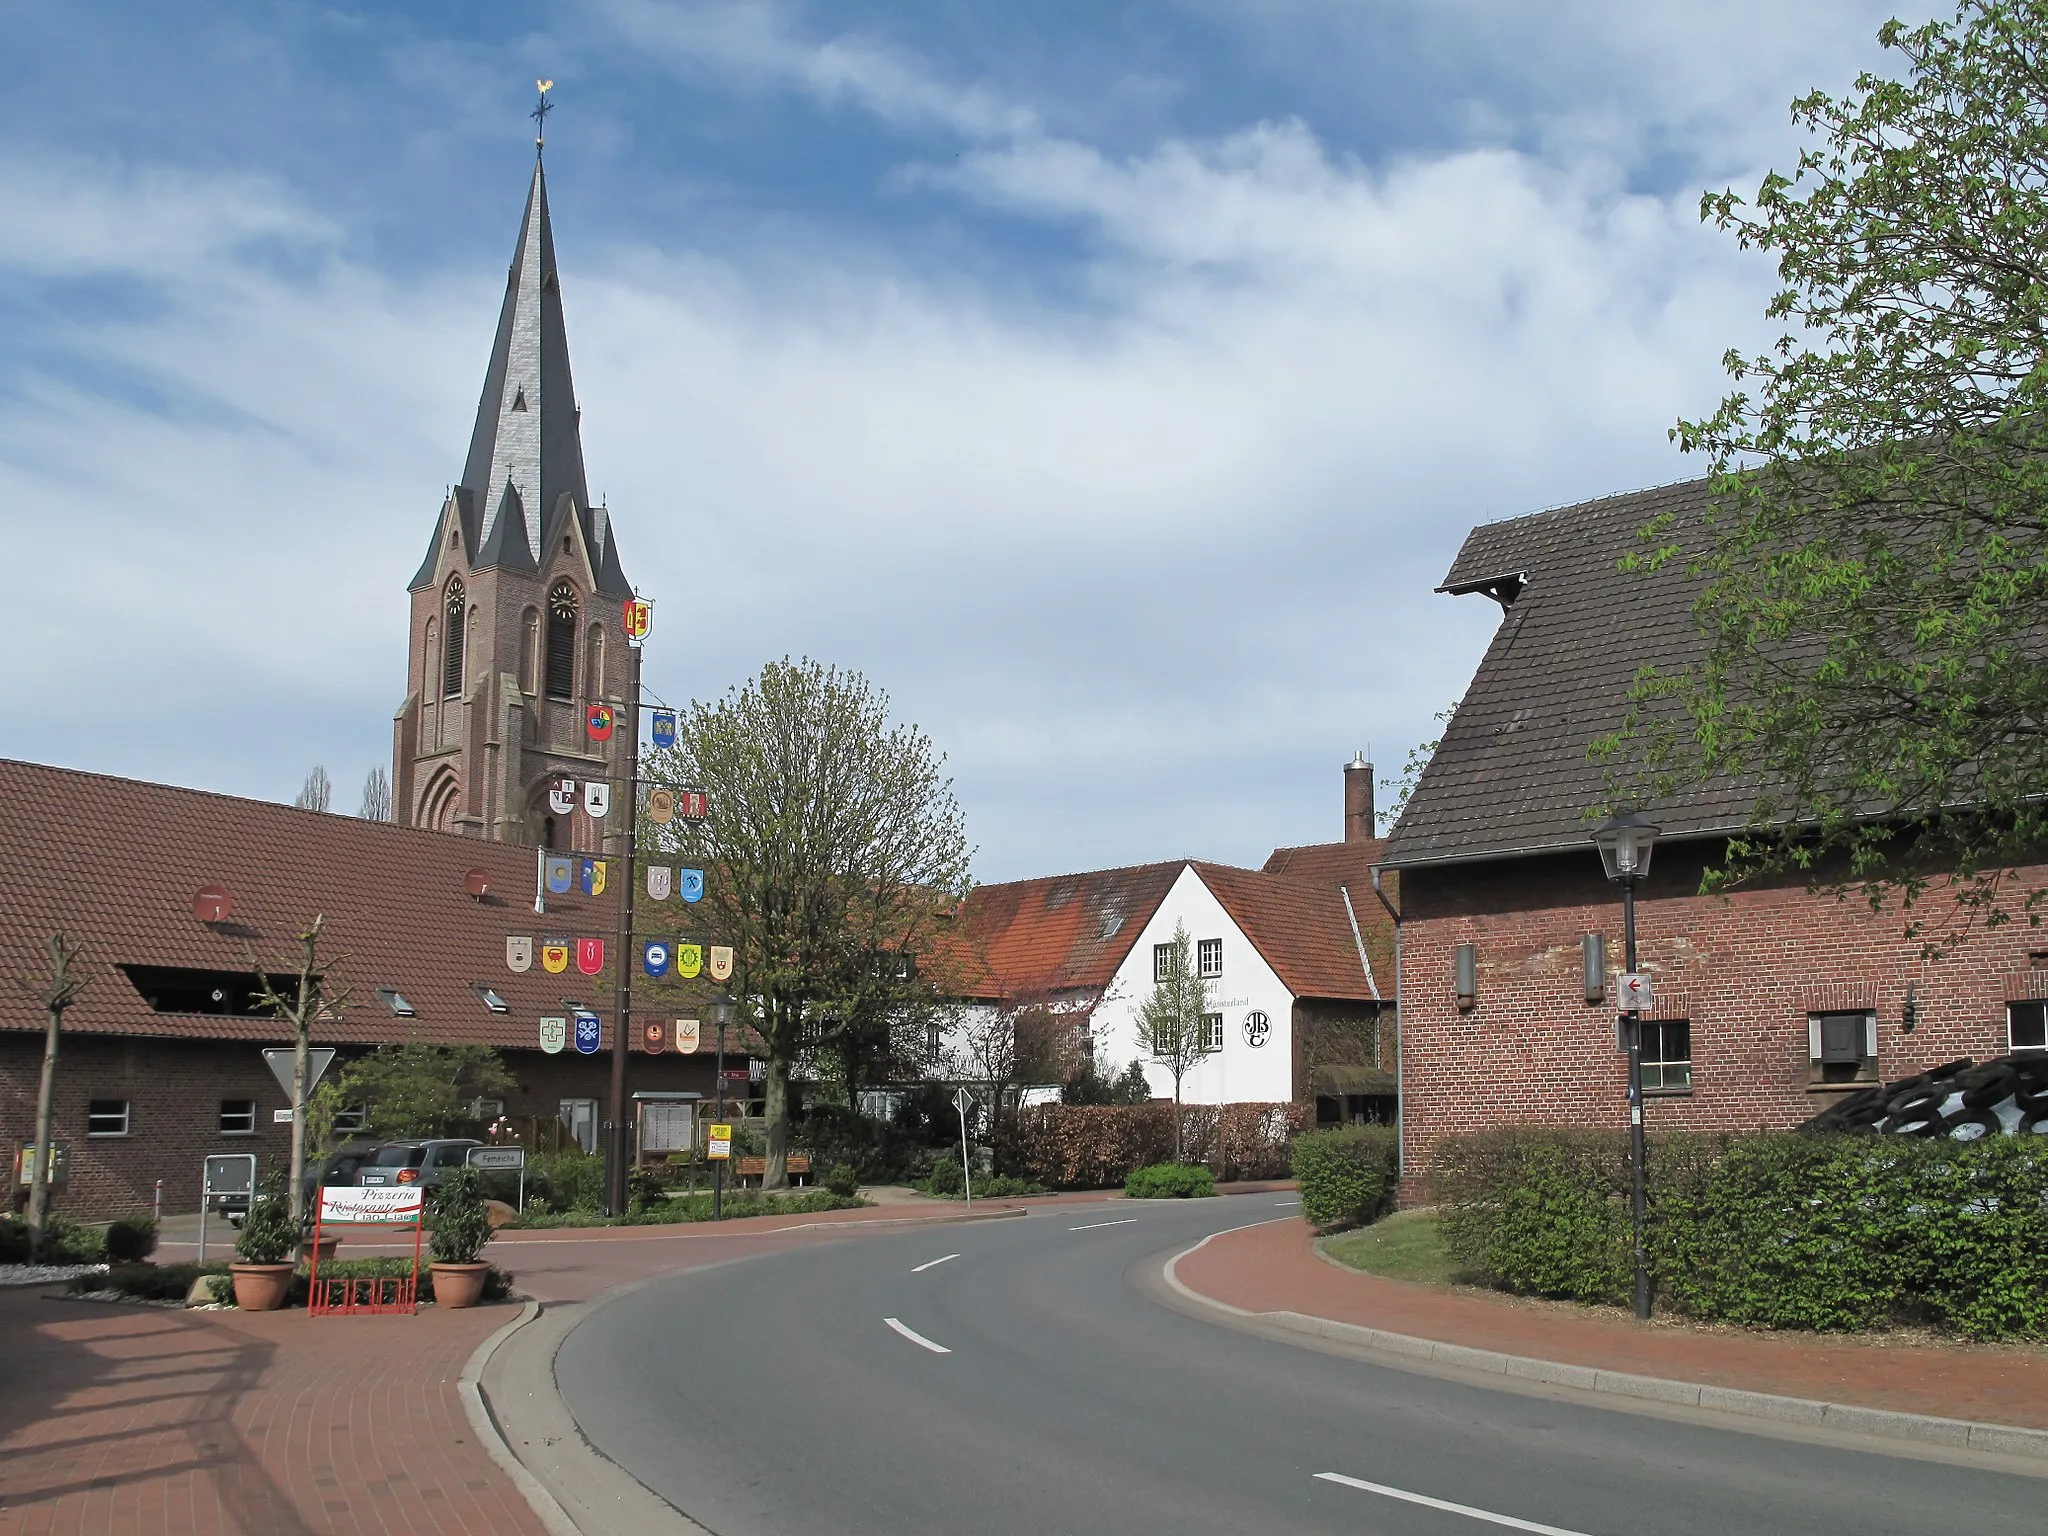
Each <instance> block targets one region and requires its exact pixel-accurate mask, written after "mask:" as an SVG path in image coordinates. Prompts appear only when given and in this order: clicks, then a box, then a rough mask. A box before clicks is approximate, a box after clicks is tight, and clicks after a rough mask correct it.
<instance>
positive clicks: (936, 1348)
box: [882, 1317, 1538, 1530]
mask: <svg viewBox="0 0 2048 1536" xmlns="http://www.w3.org/2000/svg"><path fill="white" fill-rule="evenodd" d="M882 1321H883V1322H885V1323H887V1324H888V1325H889V1326H890V1327H891V1328H894V1329H895V1330H896V1331H897V1332H898V1333H900V1334H902V1335H903V1337H905V1338H906V1339H908V1340H910V1342H911V1343H913V1344H922V1345H923V1346H924V1347H925V1348H926V1349H928V1350H930V1351H931V1352H932V1353H933V1354H935V1355H950V1354H951V1353H953V1351H951V1350H950V1349H948V1348H946V1346H945V1345H943V1344H934V1343H933V1342H932V1341H931V1340H930V1339H928V1338H926V1337H925V1336H924V1335H923V1334H921V1333H919V1332H918V1331H917V1330H916V1329H915V1328H906V1327H904V1326H903V1324H902V1322H901V1320H899V1319H897V1318H893V1317H885V1318H883V1319H882ZM1531 1529H1532V1530H1534V1529H1538V1527H1534V1526H1532V1527H1531Z"/></svg>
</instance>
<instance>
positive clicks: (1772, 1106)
mask: <svg viewBox="0 0 2048 1536" xmlns="http://www.w3.org/2000/svg"><path fill="white" fill-rule="evenodd" d="M1702 867H1703V855H1702V851H1701V850H1697V849H1689V848H1687V847H1685V846H1684V845H1679V846H1669V845H1667V846H1661V847H1659V848H1658V850H1657V853H1656V858H1655V860H1654V862H1653V864H1652V869H1653V871H1654V878H1653V879H1652V880H1650V881H1649V882H1648V884H1647V885H1646V886H1645V887H1644V888H1643V889H1642V890H1641V891H1639V893H1638V897H1637V905H1636V932H1637V939H1638V946H1639V950H1640V959H1641V966H1642V969H1644V970H1646V971H1648V972H1649V973H1651V975H1652V976H1653V977H1654V979H1655V989H1656V991H1657V993H1658V1001H1659V1007H1658V1008H1657V1009H1656V1010H1655V1015H1654V1016H1674V1017H1688V1018H1690V1020H1691V1023H1692V1059H1693V1087H1692V1090H1691V1092H1690V1093H1686V1094H1680V1095H1671V1096H1654V1097H1651V1098H1649V1100H1648V1103H1647V1111H1646V1112H1647V1117H1648V1123H1649V1125H1650V1128H1651V1129H1652V1130H1653V1131H1654V1130H1658V1129H1668V1130H1681V1129H1682V1130H1742V1129H1761V1128H1774V1127H1776V1128H1782V1127H1790V1126H1793V1125H1796V1124H1798V1123H1799V1122H1800V1121H1802V1120H1805V1119H1807V1118H1808V1117H1809V1116H1811V1115H1814V1114H1817V1113H1818V1112H1819V1111H1820V1110H1821V1109H1823V1108H1825V1107H1826V1106H1827V1105H1828V1104H1829V1103H1831V1102H1833V1100H1832V1097H1831V1095H1832V1094H1833V1093H1836V1092H1839V1091H1841V1090H1840V1089H1818V1088H1816V1087H1815V1086H1813V1085H1812V1084H1811V1082H1810V1077H1811V1070H1810V1057H1809V1054H1808V1041H1807V1014H1808V1012H1809V1011H1823V1010H1831V1009H1837V1008H1841V1009H1860V1008H1865V1007H1868V1008H1874V1009H1875V1011H1876V1013H1877V1019H1878V1066H1877V1070H1878V1072H1879V1074H1880V1075H1881V1076H1882V1077H1884V1078H1886V1079H1892V1078H1897V1077H1900V1076H1903V1075H1906V1074H1909V1073H1912V1072H1916V1071H1919V1070H1921V1069H1922V1068H1924V1067H1927V1066H1930V1065H1934V1064H1937V1063H1941V1062H1946V1061H1951V1060H1954V1059H1956V1058H1957V1057H1961V1056H1973V1057H1976V1058H1978V1059H1980V1060H1981V1059H1982V1058H1984V1057H1986V1056H1995V1055H2002V1054H2004V1053H2005V1051H2006V1049H2007V1039H2006V1027H2005V1010H2004V1001H2005V999H2006V998H2007V997H2009V996H2013V997H2017V996H2025V995H2030V994H2029V993H2028V991H2027V989H2026V985H2025V983H2024V982H2023V981H2020V980H2018V978H2021V977H2022V976H2023V975H2024V974H2025V973H2027V972H2028V971H2029V970H2030V969H2031V968H2032V967H2031V966H2030V961H2029V950H2030V949H2031V950H2034V951H2041V950H2048V932H2044V931H2043V930H2041V929H2036V928H2031V927H2029V926H2028V924H2027V922H2026V919H2025V916H2024V913H2023V912H2021V911H2020V910H2019V903H2018V902H2015V903H2013V906H2012V909H2013V911H2014V912H2015V914H2016V916H2017V920H2016V921H2014V922H2011V923H2009V924H2007V925H2005V926H2003V927H1995V928H1994V927H1987V926H1986V925H1985V922H1984V920H1983V917H1982V916H1981V915H1979V916H1977V917H1976V918H1975V919H1974V921H1973V920H1972V919H1971V918H1970V917H1969V916H1968V915H1967V914H1964V913H1962V912H1960V911H1959V910H1958V909H1957V907H1956V905H1955V903H1954V900H1953V898H1952V897H1951V896H1949V895H1948V894H1947V893H1946V892H1944V891H1942V890H1940V889H1936V890H1933V891H1930V892H1929V893H1928V894H1927V896H1926V897H1924V898H1923V900H1922V901H1921V902H1920V903H1919V905H1918V906H1917V907H1916V909H1915V911H1914V912H1913V913H1912V914H1911V915H1910V916H1909V915H1907V914H1904V913H1902V912H1901V910H1900V908H1899V905H1898V904H1897V902H1892V903H1889V904H1887V905H1886V906H1885V907H1884V908H1883V909H1881V910H1880V911H1878V912H1875V913H1873V912H1872V911H1871V910H1870V907H1869V905H1868V904H1867V903H1866V902H1864V901H1862V900H1859V899H1857V898H1854V897H1851V898H1849V899H1847V900H1837V899H1835V898H1834V897H1832V896H1825V895H1814V894H1811V893H1810V892H1809V891H1808V890H1807V889H1806V888H1805V886H1803V885H1793V884H1781V885H1776V886H1772V887H1769V888H1764V889H1757V890H1745V891H1742V892H1739V893H1737V894H1734V895H1731V896H1727V897H1707V896H1701V895H1699V894H1697V892H1698V888H1699V878H1700V873H1701V869H1702ZM2043 882H2048V869H2032V870H2023V871H2020V872H2019V878H2018V883H2019V885H2020V886H2021V888H2022V900H2023V892H2024V888H2025V886H2026V885H2027V884H2029V883H2033V884H2040V883H2043ZM1402 895H1403V911H1402V918H1403V921H1402V925H1401V946H1402V960H1401V988H1402V995H1401V999H1400V1003H1401V1059H1402V1105H1401V1109H1402V1140H1403V1155H1404V1169H1405V1170H1406V1173H1407V1175H1408V1177H1407V1180H1406V1182H1405V1183H1404V1196H1405V1197H1406V1198H1410V1199H1413V1198H1419V1197H1421V1195H1422V1193H1423V1189H1424V1183H1423V1176H1424V1174H1425V1173H1426V1169H1427V1163H1428V1157H1429V1149H1430V1147H1431V1146H1433V1145H1434V1144H1435V1143H1436V1142H1437V1141H1438V1140H1439V1139H1440V1138H1442V1137H1444V1136H1448V1135H1453V1134H1457V1133H1460V1132H1465V1131H1471V1130H1476V1129H1479V1128H1481V1127H1484V1126H1489V1125H1501V1124H1542V1125H1580V1126H1611V1127H1613V1128H1615V1129H1617V1130H1619V1129H1622V1128H1624V1127H1625V1126H1626V1125H1627V1114H1628V1109H1627V1083H1628V1062H1627V1057H1626V1056H1625V1055H1624V1054H1622V1053H1621V1052H1619V1051H1617V1050H1616V1049H1615V1043H1614V1042H1615V1028H1614V1009H1613V1006H1612V1003H1611V1002H1606V1003H1599V1004H1589V1003H1587V1002H1586V1001H1585V990H1584V980H1583V972H1582V967H1581V950H1580V941H1581V939H1582V937H1583V936H1584V935H1586V934H1589V933H1597V934H1602V935H1604V936H1605V937H1606V940H1607V959H1608V969H1609V980H1610V988H1609V996H1610V998H1611V997H1612V995H1613V994H1612V977H1613V975H1614V973H1615V972H1617V971H1618V970H1619V969H1620V967H1621V964H1622V960H1623V953H1624V952H1623V947H1622V909H1621V893H1620V889H1619V888H1618V887H1616V886H1614V885H1611V884H1610V883H1608V881H1607V880H1606V879H1604V878H1603V877H1602V875H1601V872H1600V865H1599V858H1598V855H1597V854H1596V853H1595V852H1594V850H1593V849H1592V847H1591V846H1590V845H1588V847H1587V848H1586V850H1585V852H1584V853H1583V854H1582V855H1572V856H1569V857H1554V858H1541V859H1522V860H1513V861H1501V862H1498V863H1493V864H1479V865H1471V866H1446V867H1441V868H1436V869H1424V870H1411V871H1408V872H1407V873H1406V878H1405V880H1404V881H1403V886H1402ZM1915 919H1917V920H1920V921H1922V922H1923V923H1924V924H1925V925H1926V928H1927V931H1928V933H1931V934H1948V933H1951V932H1954V933H1956V934H1957V935H1958V937H1957V941H1956V942H1955V943H1954V944H1953V945H1952V946H1950V948H1949V951H1948V953H1946V954H1945V955H1944V956H1942V957H1941V958H1938V959H1929V958H1925V957H1923V955H1922V946H1923V944H1924V942H1925V938H1924V937H1921V936H1914V935H1911V934H1909V933H1908V932H1907V931H1906V930H1907V926H1908V923H1909V922H1910V921H1913V920H1915ZM1460 944H1472V945H1475V946H1476V948H1477V958H1478V995H1477V1000H1476V1002H1475V1004H1474V1006H1472V1007H1471V1008H1469V1009H1460V1008H1459V1007H1458V1006H1457V1001H1456V998H1455V997H1454V995H1453V974H1452V971H1453V965H1454V963H1455V959H1454V956H1455V949H1456V946H1458V945H1460ZM1909 983H1910V984H1912V985H1913V987H1914V991H1915V997H1916V1003H1917V1009H1916V1012H1917V1023H1916V1025H1915V1027H1914V1028H1913V1030H1912V1031H1911V1032H1910V1033H1909V1032H1908V1031H1907V1030H1906V1029H1905V1027H1904V1024H1905V1019H1904V1015H1905V998H1906V988H1907V986H1908V984H1909Z"/></svg>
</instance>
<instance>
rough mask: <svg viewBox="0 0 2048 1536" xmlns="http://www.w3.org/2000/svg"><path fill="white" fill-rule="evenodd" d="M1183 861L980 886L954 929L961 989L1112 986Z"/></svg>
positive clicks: (1005, 992) (1032, 991)
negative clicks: (1120, 966)
mask: <svg viewBox="0 0 2048 1536" xmlns="http://www.w3.org/2000/svg"><path fill="white" fill-rule="evenodd" d="M1184 862H1185V861H1183V860H1179V859H1176V860H1174V861H1173V862H1171V863H1168V864H1140V865H1137V866H1135V867H1133V868H1129V869H1099V870H1095V871H1093V872H1091V873H1089V874H1081V875H1049V876H1045V877H1043V878H1040V879H1036V880H1012V881H1009V882H1007V883H1005V884H1002V885H982V886H977V887H975V889H974V891H973V893H972V894H971V895H970V896H969V897H968V898H967V905H966V909H965V910H964V911H963V912H962V913H961V915H960V919H959V922H958V925H957V928H956V930H955V931H956V933H957V936H958V937H957V941H956V950H955V959H956V963H957V964H958V965H959V966H960V968H961V970H962V971H963V972H964V973H965V975H964V977H963V980H962V982H961V983H960V985H961V987H962V991H963V994H964V995H969V996H981V997H988V998H1011V999H1015V998H1023V997H1031V996H1042V995H1046V994H1050V993H1056V992H1068V991H1083V990H1089V989H1093V988H1097V987H1105V986H1107V985H1109V980H1110V978H1111V977H1112V976H1114V975H1115V974H1116V968H1117V967H1118V966H1119V965H1121V964H1123V960H1124V956H1125V955H1127V954H1129V953H1130V952H1131V945H1132V944H1133V943H1134V942H1135V941H1136V939H1137V937H1138V934H1139V932H1140V931H1141V930H1142V929H1143V928H1144V926H1145V924H1146V923H1147V922H1148V921H1149V920H1150V919H1151V916H1152V914H1153V913H1154V912H1155V911H1157V910H1158V908H1159V903H1160V902H1162V901H1163V900H1165V899H1166V893H1167V892H1168V891H1169V890H1171V889H1172V888H1173V882H1174V881H1175V880H1176V879H1177V878H1178V877H1179V875H1180V872H1181V869H1182V868H1183V867H1184Z"/></svg>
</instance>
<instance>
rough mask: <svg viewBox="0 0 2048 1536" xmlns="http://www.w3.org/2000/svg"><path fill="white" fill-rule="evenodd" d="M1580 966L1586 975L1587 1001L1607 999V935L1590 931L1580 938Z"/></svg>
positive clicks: (1595, 1001)
mask: <svg viewBox="0 0 2048 1536" xmlns="http://www.w3.org/2000/svg"><path fill="white" fill-rule="evenodd" d="M1579 960H1580V968H1581V969H1582V970H1583V971H1584V972H1585V975H1586V1001H1587V1002H1589V1003H1604V1002H1606V1001H1607V939H1606V937H1605V935H1603V934H1598V933H1589V934H1587V935H1586V936H1585V937H1584V938H1582V939H1580V940H1579Z"/></svg>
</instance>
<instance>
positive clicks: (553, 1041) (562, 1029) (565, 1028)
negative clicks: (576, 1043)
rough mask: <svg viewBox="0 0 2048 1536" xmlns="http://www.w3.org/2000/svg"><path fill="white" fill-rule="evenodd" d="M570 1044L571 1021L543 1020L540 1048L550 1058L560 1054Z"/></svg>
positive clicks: (541, 1023)
mask: <svg viewBox="0 0 2048 1536" xmlns="http://www.w3.org/2000/svg"><path fill="white" fill-rule="evenodd" d="M568 1043H569V1021H568V1020H567V1019H560V1018H555V1019H542V1020H541V1021H540V1048H541V1049H542V1050H544V1051H546V1052H547V1053H548V1054H549V1055H550V1056H553V1055H555V1054H556V1053H557V1052H559V1051H560V1050H561V1049H562V1047H563V1046H565V1045H567V1044H568Z"/></svg>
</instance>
